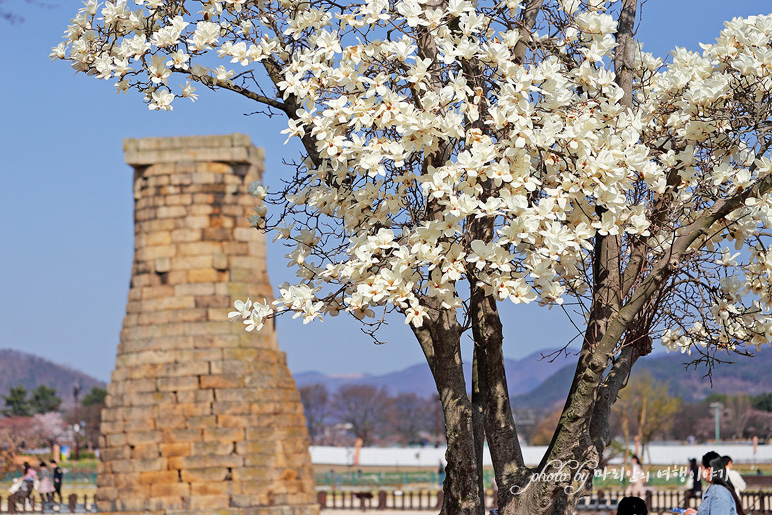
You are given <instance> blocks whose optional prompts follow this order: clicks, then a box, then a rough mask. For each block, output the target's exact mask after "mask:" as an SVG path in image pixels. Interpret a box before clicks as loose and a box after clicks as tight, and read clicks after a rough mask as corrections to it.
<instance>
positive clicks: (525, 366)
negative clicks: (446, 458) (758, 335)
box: [293, 351, 571, 397]
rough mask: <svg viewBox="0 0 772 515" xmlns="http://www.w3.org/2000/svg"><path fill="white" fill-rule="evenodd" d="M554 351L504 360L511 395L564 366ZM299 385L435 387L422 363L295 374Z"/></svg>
mask: <svg viewBox="0 0 772 515" xmlns="http://www.w3.org/2000/svg"><path fill="white" fill-rule="evenodd" d="M550 353H551V351H540V352H535V353H533V354H531V355H530V356H528V357H525V358H523V359H509V358H505V359H504V367H505V369H506V371H507V386H508V387H509V392H510V394H511V395H517V394H523V393H527V392H530V391H532V390H534V389H535V388H537V387H538V386H539V385H541V384H543V383H544V381H545V380H548V379H549V378H550V377H551V376H552V375H553V374H555V372H556V371H558V370H559V369H560V368H561V366H563V365H564V364H565V363H567V362H568V361H569V359H570V358H571V356H569V358H568V359H567V358H565V357H564V356H562V355H561V356H560V357H557V358H556V359H555V360H554V362H553V363H550V361H549V358H548V357H545V356H548V355H549V354H550ZM471 369H472V364H471V362H469V363H464V374H465V376H466V377H471ZM293 375H294V378H295V382H296V383H297V385H298V387H301V386H305V385H310V384H314V383H320V384H323V385H325V386H326V387H327V389H328V390H330V391H335V390H337V389H338V388H339V387H340V386H341V385H344V384H369V385H373V386H376V387H384V388H386V389H387V390H388V391H389V392H390V393H392V394H397V393H409V392H413V393H416V394H418V395H421V396H423V397H428V396H431V395H434V393H435V391H436V390H435V387H434V380H433V379H432V375H431V372H430V371H429V365H427V364H426V363H420V364H418V365H413V366H411V367H408V368H406V369H404V370H400V371H398V372H391V373H389V374H383V375H372V374H344V375H330V374H323V373H321V372H315V371H314V372H301V373H299V374H293Z"/></svg>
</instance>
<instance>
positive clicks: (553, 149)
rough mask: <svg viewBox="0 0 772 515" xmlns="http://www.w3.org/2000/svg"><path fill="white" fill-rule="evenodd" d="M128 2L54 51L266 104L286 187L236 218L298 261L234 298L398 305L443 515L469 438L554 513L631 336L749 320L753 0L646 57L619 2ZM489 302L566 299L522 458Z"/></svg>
mask: <svg viewBox="0 0 772 515" xmlns="http://www.w3.org/2000/svg"><path fill="white" fill-rule="evenodd" d="M134 3H135V4H136V5H129V4H128V3H127V1H126V0H116V1H115V2H106V3H104V4H98V3H97V2H96V1H94V0H89V1H87V2H86V4H85V7H84V8H82V9H81V10H80V11H79V13H78V15H77V17H76V18H75V19H73V21H72V24H71V25H70V26H69V27H68V28H67V31H66V35H65V41H64V42H63V43H61V44H60V45H59V46H58V47H56V48H54V49H53V53H52V56H53V57H58V58H61V59H66V60H69V61H70V62H71V63H72V66H73V67H74V68H75V69H76V70H79V71H83V72H85V73H87V74H90V75H94V76H96V77H97V78H100V79H105V80H107V79H109V80H113V81H114V82H115V85H116V87H117V89H118V91H119V92H120V91H127V90H129V89H135V90H138V91H140V92H142V93H143V94H144V95H145V101H146V103H147V105H148V106H149V108H150V109H153V110H171V109H172V107H173V103H174V102H176V101H178V100H177V99H179V98H188V99H190V100H195V98H196V94H195V93H194V92H195V86H198V87H201V86H203V87H207V88H211V89H214V90H221V89H225V90H230V91H232V92H235V93H237V94H240V95H242V96H243V97H245V99H248V100H252V101H254V102H257V103H258V104H261V105H263V106H265V109H266V110H267V111H268V112H269V113H283V114H284V115H286V117H287V119H288V127H287V129H286V130H285V131H284V132H285V133H286V134H287V135H288V137H289V138H292V137H296V138H300V140H301V141H302V144H303V148H304V155H303V156H301V157H300V158H299V159H298V160H297V163H296V166H295V170H294V173H291V174H288V177H286V180H285V188H284V190H283V191H280V192H277V193H276V194H272V195H270V196H269V195H267V192H266V189H265V187H263V186H262V185H259V184H255V185H253V187H251V191H252V193H253V194H254V195H255V197H256V198H258V199H259V201H258V205H257V207H256V214H255V215H254V216H252V217H251V218H250V220H251V222H252V223H253V224H254V225H255V226H256V227H257V228H259V229H261V230H266V231H270V232H273V233H274V234H275V235H276V237H277V238H278V239H281V240H283V241H284V242H285V244H286V245H288V247H289V254H288V255H287V258H288V260H289V262H290V264H291V265H292V266H294V267H295V270H296V271H297V280H296V281H295V282H294V284H284V285H282V286H280V288H279V291H280V296H279V298H278V299H277V300H276V301H275V302H274V303H273V304H268V303H267V302H263V303H260V302H258V303H254V304H253V303H252V302H251V301H250V300H244V301H238V302H237V303H236V311H235V312H234V313H233V316H234V318H241V317H243V318H244V323H245V324H246V329H247V330H257V329H259V328H260V327H261V326H262V325H263V322H264V321H265V320H266V318H268V317H272V316H275V315H276V314H278V313H282V312H292V313H294V316H297V317H302V318H303V321H304V322H310V321H312V320H314V319H317V318H322V317H325V316H335V315H337V314H339V313H341V312H345V313H348V314H350V315H352V316H354V317H356V318H357V319H359V320H361V321H362V323H363V324H365V325H366V327H367V328H368V330H369V331H371V332H372V334H373V335H374V336H375V337H377V336H376V335H377V329H378V327H379V326H380V325H381V324H383V323H384V322H385V321H387V320H389V319H390V317H393V316H400V317H402V318H403V319H404V322H405V323H407V324H409V326H410V328H411V329H412V331H413V333H414V334H415V336H416V339H417V341H418V343H419V345H420V346H421V348H422V349H423V351H424V354H425V356H426V360H427V362H428V364H429V368H430V369H431V372H432V375H433V377H434V380H435V382H436V386H437V391H438V393H439V395H440V399H441V401H442V405H443V411H444V416H445V423H446V437H447V442H448V452H447V462H448V467H447V477H446V480H445V484H444V497H443V502H444V505H443V508H442V510H443V512H444V513H447V514H456V513H475V514H478V515H480V514H482V513H483V510H484V508H483V504H482V502H481V499H482V449H483V441H484V440H486V439H487V441H488V444H489V447H490V452H491V457H492V460H493V465H494V468H495V472H496V481H497V483H498V485H499V498H498V502H499V509H500V510H501V512H502V513H506V514H510V513H529V514H536V513H567V512H570V511H571V510H572V507H573V506H575V504H576V502H577V499H578V497H579V495H581V494H582V493H583V492H584V491H586V490H584V488H585V487H587V486H588V484H587V483H586V482H583V480H584V479H586V477H588V476H587V474H591V473H592V471H593V470H594V468H595V466H596V464H597V462H598V460H599V458H600V457H601V454H602V453H603V451H604V449H605V447H606V445H607V444H608V441H609V427H608V423H609V414H610V411H611V407H612V405H613V403H614V401H615V399H616V398H617V394H618V392H619V390H620V389H621V388H622V387H623V385H624V384H625V382H626V380H627V378H628V377H629V374H630V371H631V369H632V367H633V364H634V363H635V362H636V360H637V359H638V358H640V357H641V356H644V355H646V354H648V353H649V352H650V350H651V345H652V339H659V340H660V341H661V343H662V344H663V345H665V346H666V347H667V348H668V349H669V350H678V351H681V352H689V353H694V360H695V361H696V362H703V363H705V364H707V366H708V367H710V366H712V363H714V362H715V360H717V359H727V358H729V357H731V356H732V354H733V353H739V354H750V352H749V350H748V349H754V350H755V347H754V346H760V345H762V344H764V343H766V342H768V341H769V339H770V337H772V317H771V316H770V310H771V309H772V291H770V280H769V279H770V272H771V271H772V251H770V250H769V248H768V240H769V236H770V232H769V229H770V226H772V197H770V195H769V191H770V188H772V176H770V173H769V172H770V170H772V162H770V159H769V147H770V144H771V143H772V134H771V133H770V128H771V127H772V123H771V121H770V111H772V103H771V102H770V91H771V90H772V16H756V17H751V18H748V19H735V20H732V21H731V22H728V23H727V24H726V28H725V29H724V30H723V31H722V32H721V34H720V36H719V37H718V39H717V41H716V42H715V43H714V44H712V45H704V46H703V51H702V52H701V53H695V52H689V51H686V50H683V49H677V50H675V51H674V52H673V54H672V60H671V61H670V62H668V63H665V62H663V60H661V59H659V58H656V57H654V56H652V55H650V54H648V53H645V52H644V51H643V48H642V46H641V44H639V43H638V42H636V41H635V40H634V39H633V29H634V26H635V24H636V23H637V22H638V21H639V20H638V18H639V9H638V7H639V5H638V4H639V2H638V1H636V0H620V1H616V2H608V1H603V0H585V1H581V0H559V1H555V0H526V1H522V2H520V1H517V0H508V1H502V2H495V1H493V0H479V1H478V2H470V1H466V0H395V1H391V2H390V1H387V0H365V1H361V0H354V1H352V2H350V3H344V4H339V3H335V2H332V1H329V0H262V1H260V2H256V1H254V0H224V1H218V0H207V1H201V0H175V1H172V0H166V1H164V0H134ZM218 58H219V60H218ZM178 85H179V87H178ZM268 205H273V206H274V207H273V208H272V209H271V210H270V211H269V210H268ZM507 301H511V302H513V303H516V304H517V303H529V302H538V303H540V304H544V305H554V306H559V305H562V304H564V303H565V304H566V305H568V304H569V303H570V304H571V309H572V310H574V311H576V312H577V313H580V314H581V316H582V317H583V319H582V321H581V323H582V324H583V325H582V328H583V341H582V347H581V351H580V352H579V355H578V359H577V365H576V373H575V376H574V380H573V383H572V385H571V388H570V391H569V392H567V398H566V403H565V406H564V409H563V412H562V414H561V416H560V422H559V424H558V428H557V430H556V431H555V434H554V436H553V438H552V441H551V442H550V445H549V446H548V449H547V451H546V453H545V455H544V458H543V460H542V462H541V463H540V464H539V465H538V466H537V467H535V468H530V467H527V466H526V465H525V464H524V462H523V457H522V453H521V450H520V447H519V443H518V438H517V429H516V425H515V422H514V419H513V416H512V412H511V408H510V403H509V397H508V394H507V386H506V377H505V374H504V362H503V354H502V320H501V318H500V316H499V312H498V307H497V306H498V303H499V302H507ZM468 332H471V335H472V339H473V340H474V367H473V369H474V372H473V374H472V375H473V377H472V378H465V377H464V374H463V370H462V363H461V352H460V346H461V337H462V335H463V334H465V333H468ZM514 344H520V345H528V342H513V343H512V345H514ZM470 379H471V382H472V397H471V399H469V398H468V396H467V382H469V381H470ZM559 471H562V472H567V474H565V475H562V476H561V475H555V476H553V477H552V479H553V480H552V481H538V480H537V481H534V482H530V480H531V479H532V478H538V477H539V476H537V474H544V475H547V474H554V473H556V472H559ZM542 477H544V476H542Z"/></svg>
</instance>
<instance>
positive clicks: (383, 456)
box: [309, 444, 772, 467]
mask: <svg viewBox="0 0 772 515" xmlns="http://www.w3.org/2000/svg"><path fill="white" fill-rule="evenodd" d="M546 449H547V448H546V447H529V446H526V447H523V457H524V459H525V462H526V464H527V465H531V466H533V465H537V464H538V463H539V462H540V461H541V458H542V456H543V455H544V452H545V451H546ZM309 450H310V452H311V461H312V462H313V463H314V464H315V465H353V460H354V448H353V447H322V446H311V447H310V448H309ZM708 451H716V452H717V453H719V454H721V455H725V454H728V455H729V456H731V457H732V459H733V460H734V461H735V462H737V463H753V462H772V446H770V445H759V446H758V447H757V450H756V455H755V456H754V454H753V446H751V445H750V444H745V445H731V444H722V445H710V444H707V445H651V447H650V452H651V462H652V463H653V464H655V465H686V464H687V463H688V461H689V458H697V460H698V461H699V460H700V458H701V457H702V455H703V454H705V453H706V452H708ZM642 458H643V461H644V462H645V463H647V464H648V463H649V453H648V452H647V453H646V456H644V457H642ZM440 460H442V461H443V462H444V461H445V447H439V448H436V449H435V448H434V447H408V448H399V447H363V448H362V449H361V450H360V453H359V465H362V466H399V467H436V466H437V465H438V464H439V462H440ZM616 462H619V460H616ZM483 463H484V465H487V466H490V465H491V456H490V453H489V452H488V448H487V447H486V448H485V456H484V457H483ZM612 463H615V461H614V460H612Z"/></svg>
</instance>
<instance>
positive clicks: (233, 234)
mask: <svg viewBox="0 0 772 515" xmlns="http://www.w3.org/2000/svg"><path fill="white" fill-rule="evenodd" d="M124 150H125V152H126V161H127V162H128V164H130V165H131V166H132V167H133V168H134V219H135V253H134V264H133V269H132V275H131V288H130V290H129V301H128V304H127V306H126V318H125V319H124V321H123V330H122V331H121V341H120V345H119V346H118V356H117V359H116V365H115V370H114V372H113V375H112V380H111V382H110V385H109V387H108V396H107V407H106V408H105V410H104V412H103V414H102V418H103V422H102V441H101V462H100V468H99V476H98V482H97V498H98V500H97V505H98V508H99V511H100V512H117V513H134V512H142V513H147V512H153V513H159V514H172V513H174V514H182V513H185V514H202V515H203V514H207V515H208V514H211V513H217V514H223V515H236V514H250V515H257V514H261V515H262V514H267V513H279V512H281V515H315V514H316V513H318V506H317V505H316V500H315V495H314V480H313V470H312V468H311V460H310V457H309V454H308V435H307V432H306V426H305V421H304V418H303V411H302V405H301V403H300V396H299V394H298V391H297V389H296V388H295V383H294V381H293V379H292V376H291V375H290V372H289V369H288V368H287V365H286V359H285V355H284V353H283V352H281V351H280V350H279V349H278V346H277V343H276V336H275V332H274V328H273V326H272V325H271V324H267V325H266V327H264V328H263V330H262V331H260V332H259V333H246V332H245V331H244V326H243V324H241V323H240V322H236V323H230V322H229V321H228V319H227V313H228V312H229V311H231V310H232V308H231V306H232V305H233V302H234V300H236V299H245V298H247V297H250V298H252V299H263V298H267V299H269V300H271V299H272V291H271V286H270V283H269V280H268V273H267V269H266V261H265V241H264V237H263V235H262V234H261V233H259V232H258V231H256V230H255V229H253V228H251V227H250V226H249V223H248V222H247V216H248V215H249V214H250V212H251V211H252V208H253V207H254V206H255V202H256V201H255V199H253V198H252V197H251V196H250V195H249V194H248V193H247V192H246V189H247V185H248V184H249V183H250V182H252V181H255V180H258V179H259V178H260V177H261V176H262V172H263V151H262V149H257V148H255V147H254V146H252V144H251V143H250V141H249V138H248V137H247V136H244V135H241V134H233V135H230V136H205V137H183V138H149V139H141V140H134V139H129V140H126V141H125V142H124Z"/></svg>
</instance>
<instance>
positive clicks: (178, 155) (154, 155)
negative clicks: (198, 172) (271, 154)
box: [123, 134, 265, 167]
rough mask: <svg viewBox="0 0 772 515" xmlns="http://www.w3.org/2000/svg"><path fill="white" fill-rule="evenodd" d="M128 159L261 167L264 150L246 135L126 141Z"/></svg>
mask: <svg viewBox="0 0 772 515" xmlns="http://www.w3.org/2000/svg"><path fill="white" fill-rule="evenodd" d="M123 150H124V152H125V156H126V162H127V163H128V164H129V165H131V166H147V165H154V164H161V163H179V162H197V163H200V162H221V163H239V164H250V165H255V166H258V167H262V164H263V157H264V155H265V152H264V151H263V149H262V148H257V147H255V146H254V145H253V144H252V142H251V141H250V139H249V136H247V135H246V134H228V135H223V136H180V137H174V138H142V139H133V138H130V139H125V140H123Z"/></svg>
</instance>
